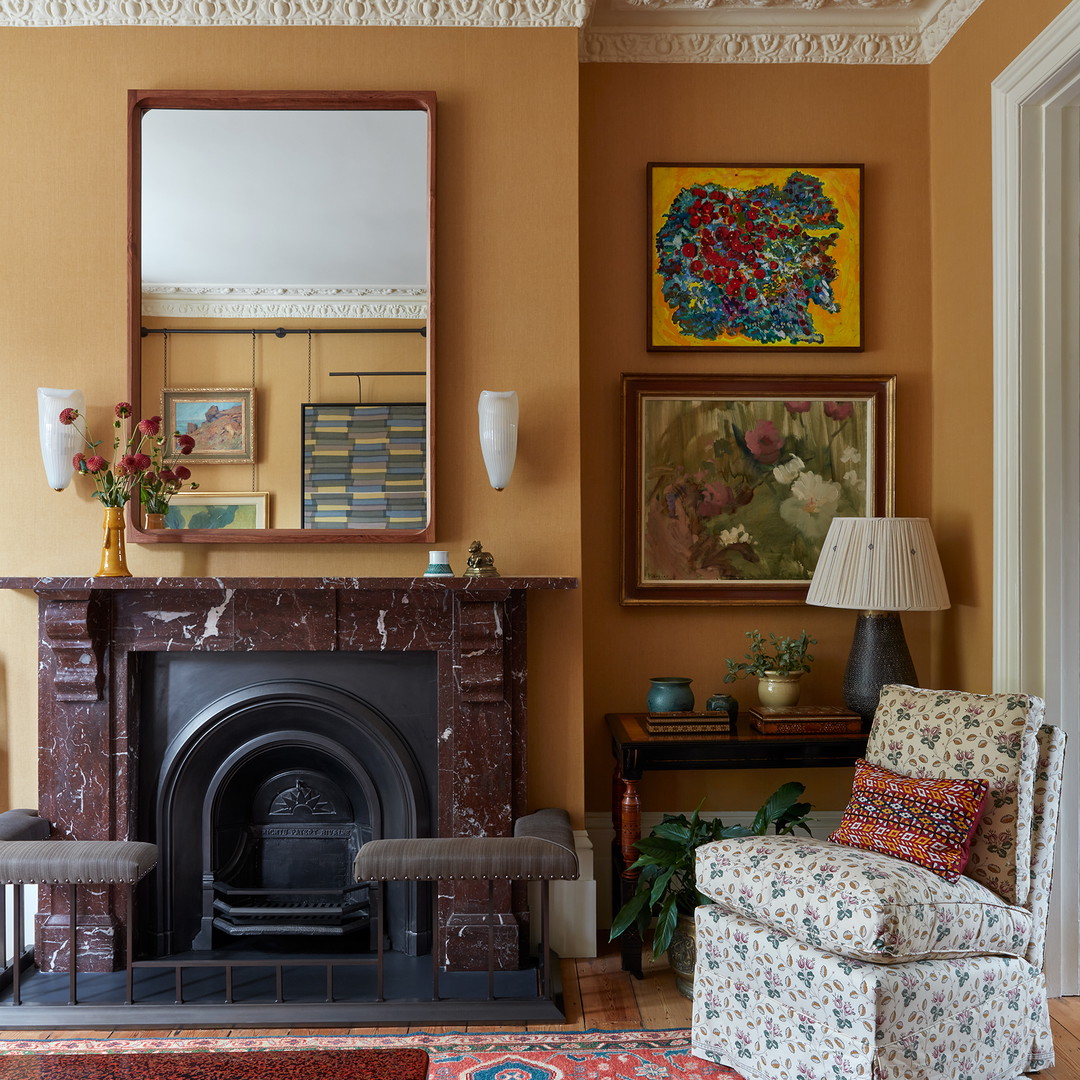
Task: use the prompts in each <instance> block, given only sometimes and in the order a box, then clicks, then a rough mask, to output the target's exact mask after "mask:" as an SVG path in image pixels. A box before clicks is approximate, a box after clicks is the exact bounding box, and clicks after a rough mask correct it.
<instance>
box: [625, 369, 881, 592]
mask: <svg viewBox="0 0 1080 1080" xmlns="http://www.w3.org/2000/svg"><path fill="white" fill-rule="evenodd" d="M624 404H625V422H626V429H627V438H626V463H625V464H626V477H625V483H626V491H627V506H626V515H627V527H626V529H625V535H626V541H625V543H626V550H625V552H624V588H623V600H624V602H625V603H648V602H654V603H700V602H705V603H710V602H711V603H716V602H723V601H732V600H734V601H747V600H751V599H752V600H753V601H754V602H768V601H770V600H771V601H777V602H785V603H792V602H798V601H799V600H801V599H803V598H804V597H805V595H806V589H807V586H808V584H809V581H810V578H811V576H812V574H813V571H814V567H815V566H816V565H817V560H818V556H819V554H820V552H821V545H822V542H823V541H824V539H825V534H826V533H827V532H828V529H829V525H830V523H831V522H832V520H833V518H835V517H866V516H876V515H879V514H882V513H886V512H889V509H890V508H891V500H892V484H891V461H890V457H891V447H890V446H889V442H890V432H891V428H892V421H891V414H892V380H891V379H884V380H881V379H872V378H862V377H858V376H850V377H849V376H832V377H828V378H817V379H813V378H804V377H802V376H770V377H767V378H760V379H759V378H755V377H752V376H738V375H732V376H709V375H698V376H648V375H643V376H624Z"/></svg>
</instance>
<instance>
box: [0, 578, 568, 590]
mask: <svg viewBox="0 0 1080 1080" xmlns="http://www.w3.org/2000/svg"><path fill="white" fill-rule="evenodd" d="M577 586H578V580H577V578H573V577H539V576H538V577H482V578H466V577H454V578H429V577H310V578H301V577H264V578H256V577H161V578H154V577H129V578H99V577H78V578H77V577H0V589H32V590H33V591H34V592H36V593H51V592H69V591H72V590H80V591H81V590H86V589H93V590H95V591H97V590H117V589H119V590H124V591H131V590H143V591H148V592H158V591H160V590H162V589H185V590H196V591H204V590H207V589H236V590H251V591H264V592H273V591H281V590H290V591H295V590H299V591H306V590H309V589H336V590H339V591H350V590H356V591H359V590H366V591H368V592H385V591H388V590H389V591H393V592H399V591H402V590H406V591H411V590H413V589H422V590H424V591H426V592H474V593H486V592H506V591H510V592H514V591H518V590H521V589H576V588H577Z"/></svg>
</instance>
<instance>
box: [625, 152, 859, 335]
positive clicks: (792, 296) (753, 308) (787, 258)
mask: <svg viewBox="0 0 1080 1080" xmlns="http://www.w3.org/2000/svg"><path fill="white" fill-rule="evenodd" d="M647 190H648V197H647V203H646V212H647V215H648V226H647V235H648V238H649V240H648V245H649V251H648V274H647V294H646V347H647V348H648V349H649V350H651V351H657V352H685V351H690V352H698V351H702V350H715V351H720V350H728V351H731V350H736V351H751V352H759V351H762V350H765V351H793V352H806V351H810V352H824V351H829V352H833V351H841V352H845V351H846V352H850V351H854V352H859V351H861V350H862V349H863V306H864V305H863V295H862V294H863V274H862V267H863V194H862V193H863V166H862V165H859V164H822V165H809V164H804V165H798V164H746V165H739V164H722V163H708V162H649V164H648V166H647Z"/></svg>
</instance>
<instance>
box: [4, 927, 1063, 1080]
mask: <svg viewBox="0 0 1080 1080" xmlns="http://www.w3.org/2000/svg"><path fill="white" fill-rule="evenodd" d="M642 973H643V976H644V977H643V978H641V979H635V978H634V977H633V976H631V975H629V974H628V973H627V972H625V971H623V970H622V969H621V965H620V961H619V954H618V952H617V951H616V950H615V949H614V948H613V947H612V946H610V945H608V944H607V943H606V942H605V943H604V944H603V945H602V946H601V947H600V955H599V956H597V957H595V958H593V959H582V960H563V961H562V962H561V969H560V974H561V976H562V983H563V1005H564V1008H565V1011H566V1021H565V1023H563V1024H558V1025H556V1024H551V1023H547V1024H536V1025H529V1026H528V1028H529V1029H531V1030H536V1031H551V1030H560V1031H584V1030H588V1029H590V1028H601V1029H606V1030H615V1031H617V1030H636V1029H642V1030H663V1029H669V1028H687V1027H689V1026H690V1016H691V1005H690V1002H689V1000H688V999H687V998H684V997H683V996H682V995H681V994H679V992H678V991H677V990H676V989H675V978H674V976H673V975H672V973H671V970H670V969H669V968H668V966H667V961H666V960H665V959H663V958H661V959H659V960H654V959H653V958H652V954H651V952H650V950H649V949H647V948H646V950H645V952H644V956H643V957H642ZM1050 1017H1051V1022H1052V1026H1053V1031H1054V1049H1055V1053H1056V1055H1057V1062H1056V1064H1055V1065H1054V1068H1053V1069H1047V1070H1046V1071H1045V1072H1042V1073H1039V1074H1038V1077H1039V1080H1080V997H1072V998H1056V999H1054V1000H1053V1001H1051V1002H1050ZM524 1029H526V1028H525V1026H524V1025H519V1026H506V1025H490V1024H487V1025H485V1024H474V1025H471V1026H466V1025H460V1026H457V1027H441V1026H438V1025H414V1026H412V1027H392V1026H387V1027H378V1028H370V1027H358V1028H288V1027H282V1028H154V1029H147V1030H139V1029H135V1028H117V1029H116V1030H115V1031H82V1030H79V1031H75V1030H69V1031H65V1030H62V1029H53V1030H49V1031H18V1030H10V1031H9V1030H3V1029H0V1039H35V1040H54V1039H138V1038H148V1039H155V1038H158V1039H160V1038H168V1037H170V1036H171V1037H177V1038H189V1039H193V1038H241V1037H252V1038H259V1037H269V1036H275V1035H292V1036H297V1037H300V1036H305V1035H312V1036H320V1035H404V1034H406V1033H408V1032H409V1031H421V1030H422V1031H429V1032H433V1033H438V1032H450V1031H463V1030H466V1031H467V1030H475V1031H520V1030H524Z"/></svg>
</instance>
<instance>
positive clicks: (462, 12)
mask: <svg viewBox="0 0 1080 1080" xmlns="http://www.w3.org/2000/svg"><path fill="white" fill-rule="evenodd" d="M981 3H982V0H0V28H3V27H50V26H157V27H172V26H208V27H209V26H404V27H409V26H423V27H504V28H517V29H529V28H554V27H566V28H575V27H576V28H578V29H580V30H581V31H582V33H581V59H582V60H583V61H585V62H598V63H643V64H659V63H679V64H687V63H727V64H731V63H735V64H798V63H821V64H926V63H929V62H930V61H931V60H933V58H934V57H935V56H937V54H938V53H939V52H940V51H941V49H942V48H943V47H944V46H945V45H946V43H947V42H948V41H949V39H950V38H951V37H952V35H953V34H954V33H955V32H956V31H957V30H958V29H959V27H960V26H961V25H962V24H963V23H964V21H965V20H966V19H967V18H968V16H969V15H970V14H971V13H972V12H973V11H974V10H975V9H976V8H977V7H978V6H979V4H981Z"/></svg>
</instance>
